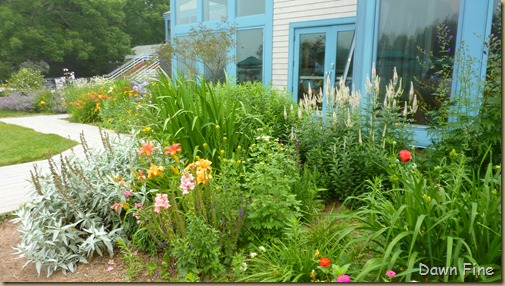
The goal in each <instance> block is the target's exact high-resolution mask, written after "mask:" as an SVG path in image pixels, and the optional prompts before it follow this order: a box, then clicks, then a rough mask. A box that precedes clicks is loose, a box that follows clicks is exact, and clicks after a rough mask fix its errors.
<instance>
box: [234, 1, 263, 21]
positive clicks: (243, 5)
mask: <svg viewBox="0 0 505 286" xmlns="http://www.w3.org/2000/svg"><path fill="white" fill-rule="evenodd" d="M264 13H265V0H260V1H252V0H237V17H242V16H249V15H257V14H264Z"/></svg>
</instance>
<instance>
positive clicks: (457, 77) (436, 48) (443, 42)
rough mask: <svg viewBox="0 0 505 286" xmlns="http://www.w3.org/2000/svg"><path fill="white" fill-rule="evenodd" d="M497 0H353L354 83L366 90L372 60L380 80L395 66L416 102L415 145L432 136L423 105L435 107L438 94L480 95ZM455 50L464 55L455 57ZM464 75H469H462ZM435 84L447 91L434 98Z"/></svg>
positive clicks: (387, 77)
mask: <svg viewBox="0 0 505 286" xmlns="http://www.w3.org/2000/svg"><path fill="white" fill-rule="evenodd" d="M496 2H497V1H496V0H478V1H476V0H423V1H419V0H358V7H357V18H358V21H357V26H356V45H355V55H356V56H355V57H354V71H353V83H354V85H355V86H356V87H358V88H359V89H360V90H361V92H362V93H365V90H366V81H367V77H369V76H370V74H371V71H372V67H373V66H374V65H375V66H376V68H377V73H378V74H379V76H380V77H381V83H382V84H383V85H384V84H387V83H388V82H389V80H390V79H391V78H392V76H393V68H394V67H396V68H397V71H398V75H399V76H401V77H402V79H403V82H402V83H403V86H404V88H405V91H406V90H408V88H409V85H410V81H412V82H413V83H414V89H415V93H416V95H417V98H418V102H419V107H420V108H418V110H417V113H418V114H417V115H416V116H415V117H414V120H415V123H417V124H414V125H413V126H412V130H413V131H414V141H415V144H416V145H417V146H427V145H429V144H430V143H431V138H430V137H429V134H428V130H427V128H426V123H427V122H428V120H429V119H430V118H429V117H428V115H429V113H423V107H424V109H425V110H430V109H431V110H433V109H436V108H438V107H439V106H440V100H439V99H441V100H446V99H448V100H449V101H450V100H452V99H453V96H455V95H457V96H461V95H462V93H464V96H468V100H470V101H472V102H476V104H478V102H479V101H480V100H481V98H482V89H481V88H480V85H479V82H480V81H481V80H482V79H484V78H485V74H486V66H485V65H483V63H485V62H486V61H487V54H486V52H485V41H486V39H487V38H488V36H489V34H490V33H491V20H492V15H493V12H494V8H495V7H496V5H493V4H495V3H496ZM462 47H464V48H462ZM460 52H464V56H461V57H459V55H461V53H460ZM451 58H454V62H453V61H452V59H451ZM461 60H462V61H461ZM441 69H443V71H444V72H446V71H447V73H446V74H445V76H441V74H440V71H441ZM465 74H466V75H468V76H467V77H462V75H465ZM442 78H444V80H442ZM462 78H463V80H462ZM466 78H470V80H464V79H466ZM440 86H442V87H443V88H444V89H446V91H447V92H445V93H444V94H447V95H445V97H439V98H437V95H434V94H433V91H434V89H436V88H438V87H440ZM404 96H405V97H407V96H408V92H404ZM447 97H450V98H447ZM460 107H462V106H454V108H460ZM461 110H463V109H461ZM464 112H467V113H469V114H470V115H472V114H475V112H476V111H472V110H469V109H464ZM447 120H454V118H451V117H449V118H448V119H447Z"/></svg>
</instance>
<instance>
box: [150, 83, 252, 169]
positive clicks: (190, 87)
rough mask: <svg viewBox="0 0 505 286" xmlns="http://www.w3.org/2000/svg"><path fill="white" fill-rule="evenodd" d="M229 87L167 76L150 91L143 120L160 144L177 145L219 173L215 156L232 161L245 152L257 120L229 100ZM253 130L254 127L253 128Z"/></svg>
mask: <svg viewBox="0 0 505 286" xmlns="http://www.w3.org/2000/svg"><path fill="white" fill-rule="evenodd" d="M233 89H234V87H233V86H232V85H231V83H226V84H216V85H213V84H209V83H206V82H203V83H197V82H196V81H192V80H184V79H182V78H178V79H177V80H176V81H175V82H172V80H171V79H170V78H169V77H168V76H167V75H166V74H162V75H160V80H159V82H157V83H156V84H155V85H154V86H153V87H152V89H151V90H152V98H151V104H147V105H145V107H146V108H145V110H144V111H145V112H144V113H143V114H142V117H143V118H145V119H146V120H147V122H148V126H149V127H151V128H152V131H153V135H152V136H153V137H154V138H155V139H157V140H158V141H160V142H164V143H166V144H171V143H172V142H178V143H180V144H181V146H182V149H183V150H184V152H186V153H185V154H186V156H187V157H189V158H191V159H193V158H195V156H196V155H198V156H200V157H203V158H208V159H209V160H211V161H212V162H214V164H215V167H216V168H217V169H219V165H218V164H219V160H217V158H218V156H222V157H226V158H231V155H232V152H233V150H235V149H236V148H238V146H242V147H244V148H247V146H248V145H249V142H250V141H251V138H252V137H253V136H252V135H253V134H254V132H255V131H254V129H253V128H252V127H251V124H257V120H256V119H255V118H254V117H253V116H251V115H249V113H248V112H247V110H246V109H245V107H244V105H243V104H241V103H240V102H238V101H235V100H231V99H232V98H230V97H229V95H230V94H231V93H232V91H233ZM252 126H254V125H252Z"/></svg>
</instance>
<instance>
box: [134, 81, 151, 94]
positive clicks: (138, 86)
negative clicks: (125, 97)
mask: <svg viewBox="0 0 505 286" xmlns="http://www.w3.org/2000/svg"><path fill="white" fill-rule="evenodd" d="M132 84H133V90H135V91H136V92H138V93H139V94H145V93H147V89H146V88H145V87H146V85H147V84H149V83H148V82H147V81H144V82H143V83H137V82H136V81H132Z"/></svg>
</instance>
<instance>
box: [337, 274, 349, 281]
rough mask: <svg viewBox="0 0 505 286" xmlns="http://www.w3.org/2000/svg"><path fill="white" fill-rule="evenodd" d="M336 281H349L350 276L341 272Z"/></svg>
mask: <svg viewBox="0 0 505 286" xmlns="http://www.w3.org/2000/svg"><path fill="white" fill-rule="evenodd" d="M337 282H351V277H349V276H348V275H346V274H342V275H340V276H338V277H337Z"/></svg>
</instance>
